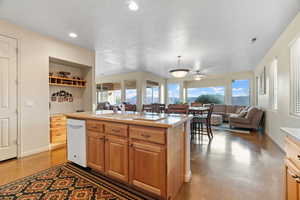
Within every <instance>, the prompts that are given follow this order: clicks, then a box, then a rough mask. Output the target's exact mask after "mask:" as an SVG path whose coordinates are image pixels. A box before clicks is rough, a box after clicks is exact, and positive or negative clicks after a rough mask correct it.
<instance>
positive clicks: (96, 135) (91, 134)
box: [87, 131, 104, 139]
mask: <svg viewBox="0 0 300 200" xmlns="http://www.w3.org/2000/svg"><path fill="white" fill-rule="evenodd" d="M87 136H88V137H91V138H96V139H102V138H103V139H104V134H103V133H99V132H95V131H88V132H87Z"/></svg>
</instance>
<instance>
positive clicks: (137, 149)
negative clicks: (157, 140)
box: [129, 141, 166, 196]
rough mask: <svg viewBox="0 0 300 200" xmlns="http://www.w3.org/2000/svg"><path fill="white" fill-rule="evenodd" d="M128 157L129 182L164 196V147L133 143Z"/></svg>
mask: <svg viewBox="0 0 300 200" xmlns="http://www.w3.org/2000/svg"><path fill="white" fill-rule="evenodd" d="M129 157H130V161H129V163H130V165H129V168H130V175H129V182H130V183H131V184H132V185H134V186H137V187H139V188H142V189H144V190H146V191H150V192H152V193H154V194H156V195H159V196H165V192H166V191H165V190H166V164H165V159H166V158H165V157H166V154H165V147H164V146H161V145H155V144H147V143H143V142H138V141H137V142H134V141H133V142H132V144H131V146H130V154H129Z"/></svg>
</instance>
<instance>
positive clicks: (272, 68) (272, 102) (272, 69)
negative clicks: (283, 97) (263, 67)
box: [269, 57, 278, 111]
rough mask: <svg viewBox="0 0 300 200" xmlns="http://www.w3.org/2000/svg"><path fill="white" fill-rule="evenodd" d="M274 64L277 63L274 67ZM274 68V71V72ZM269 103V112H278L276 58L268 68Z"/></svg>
mask: <svg viewBox="0 0 300 200" xmlns="http://www.w3.org/2000/svg"><path fill="white" fill-rule="evenodd" d="M274 62H277V64H276V65H275V64H274ZM275 68H276V70H275ZM275 71H276V76H277V78H276V85H277V86H276V90H277V93H276V107H275ZM269 77H270V78H269V91H270V92H269V101H270V102H269V103H270V105H271V108H270V110H271V111H277V110H278V59H277V57H275V58H274V59H273V60H272V62H271V64H270V68H269Z"/></svg>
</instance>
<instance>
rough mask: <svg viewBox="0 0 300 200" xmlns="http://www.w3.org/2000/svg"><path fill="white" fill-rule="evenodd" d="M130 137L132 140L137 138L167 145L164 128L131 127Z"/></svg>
mask: <svg viewBox="0 0 300 200" xmlns="http://www.w3.org/2000/svg"><path fill="white" fill-rule="evenodd" d="M129 135H130V138H135V139H139V140H144V141H148V142H154V143H158V144H165V143H166V134H165V129H162V128H152V127H151V128H150V127H143V126H130V128H129Z"/></svg>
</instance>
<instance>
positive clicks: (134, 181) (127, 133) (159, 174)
mask: <svg viewBox="0 0 300 200" xmlns="http://www.w3.org/2000/svg"><path fill="white" fill-rule="evenodd" d="M87 136H88V139H87V150H88V153H87V156H88V166H89V167H91V168H92V169H95V170H97V171H98V172H101V173H102V174H104V175H106V176H108V177H111V178H115V179H116V180H119V181H122V182H126V183H129V185H131V186H134V188H136V189H140V190H142V191H147V192H149V193H152V194H155V195H157V196H159V197H161V199H168V200H171V199H174V198H175V196H176V194H177V193H178V191H179V190H180V188H181V186H182V185H183V181H184V179H183V178H184V167H185V166H184V152H185V150H184V142H185V140H184V126H183V125H179V126H176V127H172V128H170V129H165V128H158V127H148V126H140V125H127V124H122V123H111V122H101V121H99V122H97V121H92V120H87Z"/></svg>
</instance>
